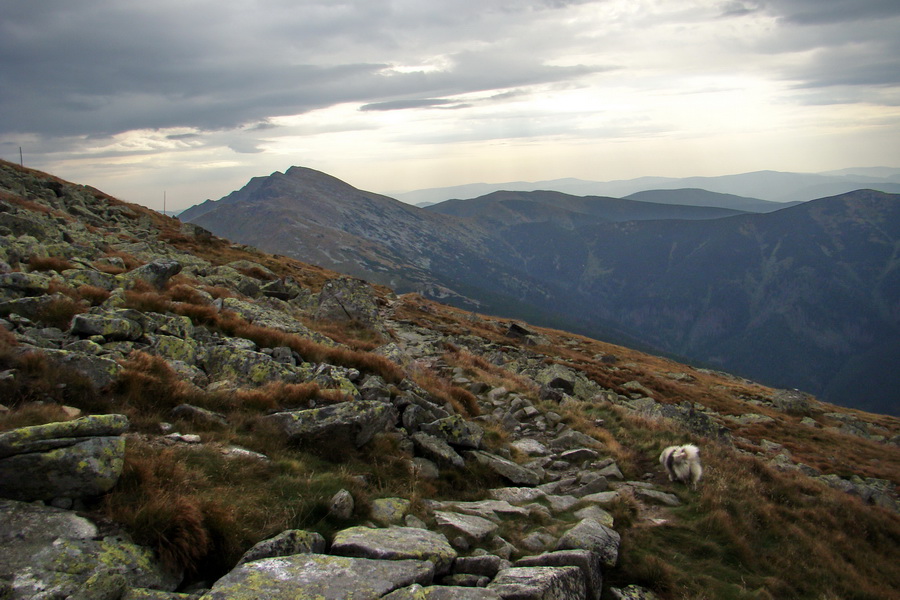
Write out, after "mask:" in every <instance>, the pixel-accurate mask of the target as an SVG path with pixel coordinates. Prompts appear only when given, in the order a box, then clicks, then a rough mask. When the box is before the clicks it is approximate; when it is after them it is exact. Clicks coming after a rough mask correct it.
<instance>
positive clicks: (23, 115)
mask: <svg viewBox="0 0 900 600" xmlns="http://www.w3.org/2000/svg"><path fill="white" fill-rule="evenodd" d="M0 9H2V14H3V18H2V19H0V156H2V157H3V158H5V159H7V160H15V161H17V160H18V148H19V147H20V146H21V147H23V150H24V152H25V154H26V157H27V159H26V163H27V164H29V165H31V166H35V167H38V168H42V169H45V170H50V171H52V172H54V173H55V174H57V175H60V176H63V177H66V178H69V179H74V180H75V181H78V182H80V183H89V184H91V185H94V186H96V187H99V188H101V189H104V191H107V192H110V193H113V194H115V195H118V196H120V197H122V198H123V199H126V200H131V201H136V202H141V203H144V204H148V205H153V206H155V207H158V206H156V205H157V204H158V202H157V199H158V198H159V197H160V196H161V195H162V192H161V190H162V189H163V188H168V189H169V190H170V192H169V196H170V197H171V198H178V200H177V201H176V202H175V205H180V206H179V207H184V206H187V205H189V204H193V203H195V202H200V201H202V200H203V199H205V198H207V197H212V198H218V197H220V196H222V195H224V194H227V193H228V192H230V191H231V190H233V189H235V188H237V187H240V186H241V185H243V183H245V182H246V180H247V179H249V177H252V176H256V175H264V174H268V173H269V172H271V171H273V170H285V169H287V168H288V167H290V166H291V165H295V164H296V165H304V166H311V167H313V168H320V169H322V170H325V171H328V172H330V173H332V174H334V175H337V176H339V177H342V178H344V179H346V180H347V181H348V182H350V183H351V184H353V185H357V186H359V187H364V188H366V189H372V190H374V191H379V192H391V191H402V190H408V189H415V188H421V187H430V186H441V185H452V184H461V183H469V182H472V181H479V180H483V181H504V180H512V179H528V180H539V179H552V178H558V177H568V176H571V177H581V178H586V179H601V180H602V179H617V178H624V177H634V176H640V175H676V176H678V175H685V176H686V175H717V174H725V173H731V172H740V171H749V170H756V169H780V170H807V171H815V170H826V169H832V168H840V167H849V166H874V165H882V164H884V165H891V166H898V164H900V161H898V160H897V159H898V157H900V142H898V138H900V135H898V134H900V127H898V126H900V36H898V35H897V32H898V31H900V2H898V1H897V0H723V1H704V0H597V1H590V0H584V1H564V0H478V1H474V0H453V1H452V2H434V1H430V0H406V1H388V0H380V1H379V0H305V1H296V0H268V1H262V0H260V1H251V0H218V1H215V2H214V1H208V0H193V1H185V0H154V2H132V1H122V0H78V1H77V2H73V1H71V0H41V1H34V0H31V1H25V0H0Z"/></svg>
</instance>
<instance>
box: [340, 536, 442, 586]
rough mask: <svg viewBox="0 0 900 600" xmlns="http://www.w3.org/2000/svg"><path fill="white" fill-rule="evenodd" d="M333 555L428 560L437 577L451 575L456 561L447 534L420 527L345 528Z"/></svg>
mask: <svg viewBox="0 0 900 600" xmlns="http://www.w3.org/2000/svg"><path fill="white" fill-rule="evenodd" d="M331 553H332V554H336V555H339V556H354V557H357V558H373V559H380V560H404V559H415V560H418V561H426V560H427V561H431V563H432V564H433V565H434V569H435V574H436V575H443V574H445V573H448V572H449V571H450V565H452V564H453V561H454V560H455V559H456V550H454V549H453V547H452V546H450V543H449V542H448V541H447V538H446V537H444V535H442V534H440V533H437V532H434V531H429V530H427V529H419V528H416V527H391V528H388V529H372V528H368V527H351V528H350V529H344V530H343V531H339V532H337V533H336V534H335V536H334V540H333V541H332V543H331Z"/></svg>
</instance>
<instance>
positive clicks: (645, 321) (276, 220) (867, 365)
mask: <svg viewBox="0 0 900 600" xmlns="http://www.w3.org/2000/svg"><path fill="white" fill-rule="evenodd" d="M216 204H217V205H218V206H217V207H216V208H212V209H211V210H206V212H205V213H204V214H202V215H201V216H199V217H197V218H195V219H194V220H193V222H195V223H197V224H198V225H201V226H203V227H206V228H208V229H210V230H212V231H213V232H215V233H216V234H218V235H222V236H226V237H229V238H230V239H234V240H237V241H240V242H243V243H247V244H252V245H256V246H258V247H261V248H263V249H265V250H268V251H271V252H277V253H279V254H286V255H289V256H293V257H295V258H300V259H302V260H307V261H311V262H319V263H320V264H323V266H327V267H329V268H333V269H335V270H338V271H342V272H345V273H349V274H352V275H356V276H360V277H363V278H366V279H370V280H372V281H376V282H379V283H388V284H390V285H392V286H394V287H395V288H397V289H399V290H400V291H420V292H423V293H425V294H426V295H428V296H431V297H437V298H443V299H445V300H446V301H448V302H451V303H454V304H456V305H459V306H469V307H471V306H473V305H474V302H478V303H479V304H478V306H480V308H481V309H482V310H485V311H489V312H495V313H499V314H509V315H513V316H516V317H519V318H526V319H529V320H531V321H533V322H539V323H543V324H546V325H550V326H554V327H560V328H565V329H569V330H573V331H577V332H581V333H585V334H588V335H593V336H603V337H605V338H607V339H612V340H615V341H617V342H620V343H628V344H632V345H635V344H637V345H640V346H641V347H643V348H647V349H653V350H656V351H660V352H666V353H670V354H672V355H676V356H682V357H686V358H688V359H690V360H692V361H695V362H699V363H702V364H707V365H710V366H715V367H717V368H721V369H725V370H729V371H733V372H738V373H740V374H743V375H746V376H749V377H753V378H756V379H759V380H762V381H766V382H768V383H772V384H775V385H779V386H784V387H796V388H801V389H803V390H806V391H809V392H812V393H815V394H818V395H821V396H822V397H823V398H825V399H827V400H829V401H831V402H835V403H839V404H844V405H851V406H856V407H862V408H866V409H869V410H876V411H880V412H887V413H896V412H897V411H898V409H900V407H898V406H897V405H896V402H895V398H897V397H900V375H896V374H895V371H894V369H891V368H890V367H889V366H888V365H889V364H890V362H891V361H892V360H893V359H895V358H896V357H897V356H900V343H898V342H897V340H900V335H898V334H900V306H898V298H900V283H898V280H900V273H898V244H900V241H898V240H900V229H898V227H900V200H898V196H896V195H891V194H884V193H880V192H872V191H858V192H853V193H850V194H845V195H842V196H837V197H832V198H825V199H821V200H817V201H812V202H809V203H805V204H802V205H797V206H793V207H789V208H786V209H782V210H779V211H776V212H771V213H767V214H735V213H734V212H733V211H732V212H728V211H724V210H723V209H719V208H709V207H685V206H671V205H665V204H652V203H646V202H637V201H628V200H616V199H611V198H577V197H572V196H567V195H565V194H560V193H557V192H497V193H495V194H490V195H488V196H486V197H482V198H478V199H475V200H470V201H451V202H445V203H442V204H440V205H437V206H434V207H430V208H429V209H427V210H421V209H417V208H415V207H412V206H408V205H404V204H402V203H399V202H396V201H393V200H391V199H389V198H386V197H383V196H378V195H375V194H371V193H368V192H362V191H360V190H356V189H355V188H353V187H351V186H349V185H347V184H345V183H343V182H340V181H338V180H335V179H333V178H330V177H328V176H325V175H324V174H321V173H317V172H314V171H310V170H306V169H296V168H295V169H291V170H289V171H288V173H286V174H284V175H281V174H276V175H273V176H272V177H270V178H266V179H265V180H262V181H256V180H254V181H252V182H251V183H250V184H248V186H247V187H246V188H244V189H243V190H240V191H239V192H235V193H234V194H232V195H231V196H228V197H226V198H223V199H222V200H221V201H219V202H218V203H216ZM203 208H204V209H210V207H209V206H208V205H207V206H204V207H203ZM718 215H725V216H723V217H722V218H715V217H716V216H718ZM187 216H188V217H190V215H189V214H188V215H187ZM698 219H702V220H698ZM473 301H474V302H473Z"/></svg>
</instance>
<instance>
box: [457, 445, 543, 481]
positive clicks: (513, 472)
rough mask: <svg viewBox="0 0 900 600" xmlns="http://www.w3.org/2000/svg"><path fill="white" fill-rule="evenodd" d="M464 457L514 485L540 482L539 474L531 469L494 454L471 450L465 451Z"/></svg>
mask: <svg viewBox="0 0 900 600" xmlns="http://www.w3.org/2000/svg"><path fill="white" fill-rule="evenodd" d="M465 457H466V458H467V459H470V460H474V461H475V462H477V463H479V464H481V465H484V466H486V467H487V468H489V469H490V470H492V471H494V472H495V473H497V474H498V475H500V476H501V477H504V478H505V479H507V480H509V481H510V482H511V483H514V484H515V485H530V486H535V485H537V484H539V483H540V482H541V479H540V476H539V475H538V474H537V473H535V472H534V471H533V470H531V469H528V468H526V467H523V466H521V465H518V464H516V463H514V462H513V461H511V460H508V459H505V458H503V457H501V456H497V455H496V454H491V453H489V452H484V451H481V450H471V451H469V452H466V453H465Z"/></svg>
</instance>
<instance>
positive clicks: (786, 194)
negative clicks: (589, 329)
mask: <svg viewBox="0 0 900 600" xmlns="http://www.w3.org/2000/svg"><path fill="white" fill-rule="evenodd" d="M691 188H693V189H702V190H706V191H708V192H718V193H722V194H734V195H737V196H746V197H750V198H758V199H761V200H768V201H770V202H805V201H807V200H815V199H816V198H824V197H826V196H835V195H837V194H843V193H845V192H852V191H853V190H858V189H873V190H877V191H880V192H887V193H893V194H896V193H900V168H892V167H874V168H857V169H843V170H840V171H828V172H825V173H785V172H780V171H757V172H754V173H741V174H738V175H724V176H720V177H684V178H676V177H640V178H637V179H627V180H617V181H588V180H584V179H572V178H568V179H553V180H548V181H533V182H528V181H511V182H506V183H472V184H467V185H459V186H452V187H441V188H429V189H424V190H415V191H411V192H402V193H396V194H393V197H394V198H397V199H398V200H402V201H403V202H407V203H409V204H415V205H422V204H436V203H438V202H443V201H445V200H451V199H458V198H475V197H478V196H484V195H485V194H490V193H491V192H496V191H500V190H506V191H533V190H552V191H556V192H564V193H567V194H573V195H576V196H612V197H615V198H622V197H625V196H630V195H632V194H635V193H637V192H645V191H647V190H662V189H664V190H673V189H691ZM638 199H640V198H638ZM656 201H658V200H654V202H656ZM701 206H702V205H701ZM759 212H763V211H759Z"/></svg>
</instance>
